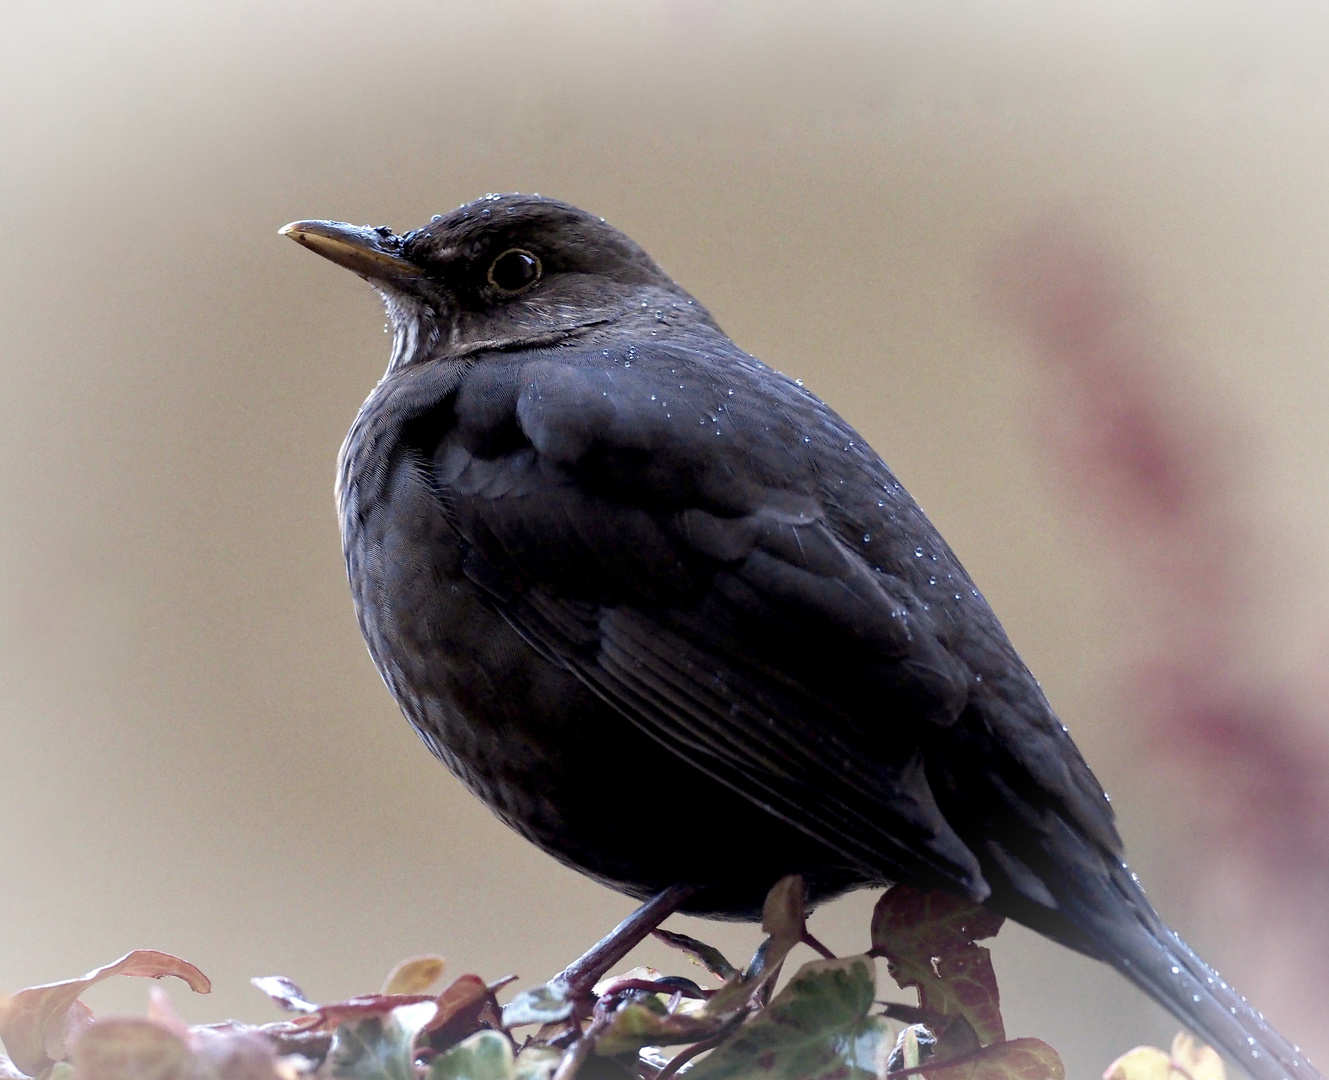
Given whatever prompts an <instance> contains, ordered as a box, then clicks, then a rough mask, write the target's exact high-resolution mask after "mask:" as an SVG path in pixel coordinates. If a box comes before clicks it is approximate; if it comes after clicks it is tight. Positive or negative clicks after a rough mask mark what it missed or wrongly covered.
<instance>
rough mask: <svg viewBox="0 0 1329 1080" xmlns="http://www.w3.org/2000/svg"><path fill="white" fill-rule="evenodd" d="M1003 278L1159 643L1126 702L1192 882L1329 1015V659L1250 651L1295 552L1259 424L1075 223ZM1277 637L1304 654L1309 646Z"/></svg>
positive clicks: (1051, 434) (1062, 461)
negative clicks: (1218, 396)
mask: <svg viewBox="0 0 1329 1080" xmlns="http://www.w3.org/2000/svg"><path fill="white" fill-rule="evenodd" d="M996 286H997V289H996V292H997V296H998V299H999V302H1000V305H1001V307H1002V309H1003V310H1004V311H1005V312H1006V313H1007V314H1008V315H1009V316H1010V317H1011V318H1012V319H1013V320H1014V322H1015V323H1016V325H1017V326H1018V327H1019V328H1020V330H1021V331H1022V332H1023V333H1024V334H1025V335H1026V336H1027V337H1028V339H1029V340H1030V341H1031V343H1032V345H1033V348H1034V351H1035V352H1036V354H1037V356H1038V357H1039V358H1040V360H1041V361H1042V362H1043V364H1044V365H1045V367H1044V369H1043V375H1044V377H1045V379H1046V381H1047V382H1048V383H1050V384H1051V385H1052V386H1053V387H1054V391H1053V394H1052V400H1053V402H1054V405H1053V407H1052V408H1050V409H1049V410H1048V414H1049V415H1048V418H1047V419H1048V423H1047V424H1046V426H1045V430H1046V432H1047V440H1046V444H1047V449H1048V451H1050V459H1051V460H1052V461H1053V462H1055V463H1056V468H1057V475H1058V479H1059V480H1060V481H1061V482H1062V483H1063V484H1064V487H1065V491H1066V493H1067V496H1068V499H1069V501H1070V504H1071V506H1072V509H1073V510H1074V512H1075V513H1076V514H1077V515H1082V516H1083V517H1084V518H1086V519H1087V520H1089V521H1091V522H1092V524H1093V525H1094V528H1095V534H1096V535H1097V536H1098V537H1099V538H1100V540H1101V541H1102V542H1103V544H1104V546H1105V548H1106V550H1107V551H1108V552H1109V553H1110V557H1112V558H1113V559H1115V560H1117V561H1119V562H1120V564H1121V566H1122V569H1124V570H1125V571H1126V573H1127V575H1128V577H1129V580H1130V581H1131V583H1132V588H1131V592H1130V596H1129V597H1128V598H1127V599H1126V600H1125V602H1128V603H1132V604H1133V605H1135V606H1136V607H1138V609H1139V610H1138V614H1137V616H1136V618H1137V622H1136V625H1137V627H1138V628H1139V631H1140V638H1141V640H1142V641H1143V642H1147V643H1149V644H1150V645H1153V646H1154V647H1153V648H1151V649H1149V651H1148V654H1147V655H1144V656H1140V657H1137V658H1136V659H1134V660H1132V661H1131V664H1132V667H1133V670H1131V671H1130V672H1128V673H1127V678H1125V679H1123V680H1121V683H1120V685H1121V686H1122V688H1123V691H1124V692H1123V694H1122V700H1121V701H1120V702H1119V703H1118V707H1119V709H1120V714H1121V715H1120V723H1121V724H1122V725H1123V731H1124V733H1125V735H1126V737H1128V738H1133V739H1134V741H1135V742H1136V744H1137V745H1138V746H1140V747H1141V749H1142V751H1143V752H1144V754H1145V756H1146V757H1147V758H1148V760H1149V761H1150V763H1151V765H1152V766H1153V767H1154V768H1155V769H1156V770H1157V775H1159V776H1160V777H1162V778H1163V779H1165V780H1166V782H1167V784H1168V787H1169V792H1170V795H1171V797H1172V800H1171V804H1170V805H1169V807H1168V811H1169V812H1170V813H1172V814H1174V815H1177V816H1179V817H1184V818H1185V819H1186V820H1185V825H1186V831H1187V833H1188V834H1189V835H1191V836H1193V837H1195V839H1196V843H1194V844H1193V845H1192V848H1191V851H1190V855H1191V857H1192V859H1191V862H1189V863H1188V864H1187V865H1186V867H1185V873H1184V875H1182V874H1179V875H1178V878H1183V877H1184V880H1185V881H1186V882H1187V883H1189V885H1190V886H1191V888H1192V891H1193V900H1194V902H1195V904H1196V905H1197V907H1207V908H1209V909H1210V910H1211V911H1214V910H1216V909H1217V908H1219V907H1221V908H1223V916H1224V921H1225V922H1226V923H1228V924H1229V925H1238V926H1240V927H1241V931H1242V935H1243V936H1242V941H1241V946H1240V947H1239V948H1236V949H1233V950H1230V955H1234V956H1237V957H1238V958H1239V959H1238V962H1239V963H1240V964H1241V966H1242V967H1243V968H1245V969H1246V970H1245V971H1243V972H1240V973H1236V972H1234V973H1233V974H1234V977H1235V976H1236V975H1238V974H1240V975H1244V976H1246V978H1243V979H1240V980H1239V981H1240V982H1242V983H1243V985H1251V986H1252V989H1253V990H1254V988H1255V986H1257V985H1258V986H1259V990H1260V991H1261V992H1260V993H1259V994H1258V995H1257V996H1258V997H1259V998H1260V999H1261V1000H1263V1001H1266V1002H1268V1003H1269V1005H1270V1006H1271V1007H1275V1006H1276V1007H1278V1008H1279V1010H1280V1012H1281V1014H1282V1015H1284V1016H1287V1017H1289V1018H1291V1017H1293V1016H1297V1015H1300V1016H1304V1017H1306V1018H1307V1019H1310V1020H1312V1022H1313V1024H1314V1025H1315V1026H1318V1025H1319V1022H1320V1021H1322V1019H1323V1016H1324V1015H1325V1012H1326V1009H1327V1008H1329V916H1326V914H1325V909H1324V897H1325V896H1326V895H1329V716H1327V715H1326V710H1325V702H1326V701H1329V693H1327V691H1329V680H1327V678H1326V675H1325V673H1324V669H1323V668H1322V667H1319V668H1315V669H1311V668H1305V669H1302V670H1297V669H1296V668H1295V667H1294V668H1293V669H1292V673H1291V675H1289V674H1288V671H1286V670H1282V669H1281V668H1280V670H1278V671H1275V670H1273V669H1272V667H1271V666H1270V664H1269V663H1268V662H1267V661H1264V662H1262V661H1261V660H1260V659H1259V658H1260V656H1261V651H1260V650H1259V649H1257V648H1254V647H1253V640H1252V639H1253V636H1254V635H1256V634H1268V633H1269V632H1270V629H1269V626H1270V624H1269V622H1268V621H1267V620H1264V621H1262V616H1263V614H1264V613H1263V612H1262V611H1260V610H1257V607H1258V603H1257V601H1258V599H1259V597H1258V594H1257V592H1256V589H1255V584H1256V583H1257V582H1259V581H1260V578H1261V569H1262V567H1266V566H1271V565H1273V562H1272V561H1273V560H1278V559H1285V558H1290V557H1291V555H1290V554H1289V553H1288V552H1287V551H1286V550H1284V549H1285V548H1289V547H1291V545H1289V544H1286V543H1284V544H1282V545H1281V546H1280V543H1279V538H1278V537H1277V536H1268V535H1265V528H1266V527H1265V526H1264V524H1263V522H1262V521H1261V519H1260V517H1259V514H1258V511H1253V510H1252V509H1251V506H1252V505H1253V503H1252V500H1251V499H1250V498H1249V497H1248V496H1249V494H1250V486H1249V485H1250V483H1251V481H1252V480H1253V479H1254V477H1252V476H1250V475H1248V474H1247V473H1245V472H1244V471H1243V469H1244V468H1245V467H1248V464H1249V462H1250V455H1249V453H1247V452H1245V451H1247V450H1248V449H1249V435H1248V434H1247V432H1245V431H1244V430H1243V428H1242V425H1241V423H1240V422H1239V420H1238V419H1237V418H1236V417H1235V415H1233V413H1234V412H1235V410H1231V409H1224V408H1222V407H1221V406H1219V405H1218V404H1217V403H1216V402H1213V401H1211V400H1210V397H1209V395H1208V394H1207V392H1206V390H1205V388H1204V387H1201V386H1197V385H1195V382H1196V380H1195V378H1194V375H1193V374H1192V375H1191V377H1190V379H1189V380H1188V378H1187V376H1188V372H1190V371H1192V370H1193V369H1190V368H1188V365H1187V364H1186V363H1184V362H1183V358H1182V357H1181V356H1180V355H1179V353H1178V350H1177V348H1176V347H1175V345H1174V344H1173V342H1172V341H1171V340H1170V339H1169V335H1168V334H1167V333H1166V331H1165V328H1164V326H1163V323H1162V320H1161V318H1160V316H1159V314H1158V312H1157V311H1156V310H1155V308H1154V307H1153V305H1151V304H1150V303H1149V302H1148V301H1147V299H1146V297H1145V295H1144V291H1143V289H1142V288H1141V287H1140V286H1139V285H1138V284H1137V283H1136V281H1135V280H1134V277H1133V275H1132V274H1131V273H1130V272H1129V270H1128V269H1127V268H1126V267H1125V266H1124V265H1123V263H1122V262H1121V261H1120V260H1118V259H1116V258H1114V257H1113V256H1112V255H1111V254H1110V253H1109V252H1108V251H1107V250H1105V248H1104V247H1103V246H1102V245H1100V244H1098V243H1096V242H1095V241H1094V240H1093V239H1092V238H1090V237H1088V236H1087V235H1086V234H1085V233H1084V232H1083V231H1082V230H1081V229H1079V228H1078V227H1077V226H1076V225H1074V224H1073V223H1072V222H1071V221H1070V220H1068V219H1065V218H1062V219H1060V220H1049V221H1045V222H1043V223H1041V224H1039V225H1037V226H1034V227H1032V228H1030V229H1028V230H1027V231H1025V232H1024V233H1022V234H1021V235H1019V236H1017V237H1015V238H1014V239H1012V240H1011V241H1010V242H1009V243H1008V244H1007V245H1006V246H1005V248H1004V249H1003V250H1002V252H1001V253H1000V257H999V259H998V262H997V273H996ZM1326 622H1327V623H1329V617H1327V618H1326ZM1274 625H1275V629H1277V624H1274ZM1326 629H1327V630H1329V626H1327V628H1326ZM1277 644H1278V646H1279V648H1280V649H1283V651H1284V652H1285V653H1286V654H1287V655H1295V654H1296V652H1297V651H1298V649H1301V648H1302V647H1303V646H1304V645H1305V644H1306V643H1304V642H1286V643H1284V642H1278V643H1277ZM1317 644H1319V645H1320V647H1319V648H1318V649H1313V650H1304V649H1303V650H1302V651H1306V652H1307V653H1308V654H1310V655H1318V656H1321V657H1323V656H1324V655H1325V652H1326V649H1325V648H1324V646H1325V645H1326V644H1329V633H1327V634H1326V639H1325V641H1324V642H1321V643H1317ZM1284 646H1286V647H1285V648H1284ZM1289 1026H1293V1025H1292V1024H1291V1023H1289ZM1306 1030H1314V1027H1311V1028H1307V1029H1306Z"/></svg>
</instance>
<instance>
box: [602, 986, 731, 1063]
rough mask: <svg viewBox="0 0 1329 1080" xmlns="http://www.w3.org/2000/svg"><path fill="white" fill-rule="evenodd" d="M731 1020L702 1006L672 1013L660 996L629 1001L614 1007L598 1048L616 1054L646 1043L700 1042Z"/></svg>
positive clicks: (606, 1055)
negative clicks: (665, 1007)
mask: <svg viewBox="0 0 1329 1080" xmlns="http://www.w3.org/2000/svg"><path fill="white" fill-rule="evenodd" d="M653 1006H656V1007H653ZM729 1022H730V1020H729V1018H728V1017H720V1016H714V1015H712V1014H709V1013H707V1012H704V1011H703V1010H700V1009H698V1010H696V1011H694V1012H691V1013H686V1012H675V1013H672V1014H670V1013H667V1012H665V1011H664V1008H663V1007H661V1006H659V1001H658V999H654V1000H652V1001H649V1002H644V1001H628V1002H625V1003H624V1004H623V1005H620V1006H619V1008H618V1009H617V1011H615V1013H614V1015H613V1019H611V1020H610V1022H609V1026H608V1027H606V1028H605V1029H604V1031H603V1032H602V1033H601V1035H600V1037H599V1040H598V1041H597V1042H596V1044H595V1052H596V1053H597V1054H600V1055H601V1056H604V1057H613V1056H614V1055H615V1054H626V1053H629V1052H631V1051H634V1050H637V1049H640V1048H641V1047H643V1046H668V1045H670V1044H673V1043H694V1042H700V1041H701V1040H702V1039H709V1038H710V1037H711V1036H712V1035H715V1034H718V1033H719V1032H720V1031H722V1030H723V1029H724V1027H725V1026H726V1024H727V1023H729Z"/></svg>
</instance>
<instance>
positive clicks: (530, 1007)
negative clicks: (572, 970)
mask: <svg viewBox="0 0 1329 1080" xmlns="http://www.w3.org/2000/svg"><path fill="white" fill-rule="evenodd" d="M576 1004H577V1003H576V1002H575V1001H574V1000H573V999H572V998H571V997H570V996H569V994H568V986H567V984H566V983H563V982H559V981H558V980H557V979H556V980H554V981H553V982H547V983H545V984H544V985H543V986H537V987H534V988H533V989H530V990H523V991H522V992H521V993H520V994H518V995H517V996H516V997H514V998H513V999H512V1000H511V1001H509V1002H508V1003H507V1004H506V1005H504V1006H503V1026H504V1027H510V1028H512V1027H521V1026H522V1025H523V1024H556V1023H558V1022H559V1021H560V1020H566V1019H567V1018H568V1017H569V1016H571V1015H572V1013H573V1010H574V1009H575V1008H576Z"/></svg>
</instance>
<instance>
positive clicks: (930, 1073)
mask: <svg viewBox="0 0 1329 1080" xmlns="http://www.w3.org/2000/svg"><path fill="white" fill-rule="evenodd" d="M915 1072H921V1073H922V1074H923V1075H924V1077H925V1078H926V1080H1066V1066H1064V1065H1063V1064H1062V1063H1061V1058H1060V1057H1059V1056H1058V1055H1057V1052H1056V1051H1055V1050H1053V1049H1052V1047H1050V1046H1049V1045H1048V1044H1047V1043H1045V1042H1043V1041H1042V1040H1041V1039H1012V1040H1011V1041H1010V1042H999V1043H993V1044H992V1045H991V1046H985V1047H983V1049H982V1050H977V1051H975V1052H974V1053H972V1054H965V1055H964V1056H962V1057H957V1058H951V1059H950V1060H948V1061H943V1062H938V1063H930V1064H927V1065H923V1066H920V1067H919V1068H918V1069H917V1070H915V1069H910V1070H908V1071H904V1070H901V1071H900V1072H893V1073H887V1074H886V1075H887V1078H888V1080H894V1078H895V1077H904V1076H907V1075H909V1074H911V1073H915Z"/></svg>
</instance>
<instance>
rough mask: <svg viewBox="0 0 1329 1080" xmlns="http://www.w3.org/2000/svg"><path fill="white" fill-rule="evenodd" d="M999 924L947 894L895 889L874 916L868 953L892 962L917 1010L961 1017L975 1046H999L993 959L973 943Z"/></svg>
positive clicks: (981, 910)
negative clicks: (914, 993)
mask: <svg viewBox="0 0 1329 1080" xmlns="http://www.w3.org/2000/svg"><path fill="white" fill-rule="evenodd" d="M1003 921H1004V920H1003V919H1002V917H1001V916H1000V915H994V914H993V913H992V912H990V911H988V910H986V909H985V908H981V907H979V906H978V905H976V904H972V903H970V902H969V901H968V900H964V899H961V898H960V897H958V896H953V895H951V894H950V893H944V892H920V891H919V890H918V889H911V888H909V887H907V886H903V885H896V886H894V887H893V888H891V889H890V890H888V891H887V892H886V894H885V895H884V896H882V898H881V899H880V900H879V901H878V902H877V906H876V909H875V910H874V911H873V913H872V951H873V953H874V954H876V955H878V956H884V957H886V959H887V960H888V961H889V962H890V970H891V975H892V976H893V977H894V978H895V981H896V982H897V983H898V984H899V985H900V987H901V988H902V989H909V988H914V989H917V990H918V1003H919V1006H920V1007H921V1008H923V1009H924V1010H926V1011H927V1012H931V1013H942V1014H944V1015H947V1016H962V1017H964V1018H965V1020H967V1021H968V1022H969V1026H970V1027H971V1028H972V1029H973V1031H974V1034H975V1035H977V1036H978V1039H979V1042H981V1043H983V1044H984V1045H987V1044H989V1043H1000V1042H1002V1041H1003V1040H1004V1039H1005V1038H1006V1029H1005V1026H1004V1025H1003V1024H1002V1020H1001V998H1000V995H999V994H998V992H997V977H996V975H995V974H994V973H993V971H992V957H991V954H990V953H989V952H988V950H987V949H985V948H984V947H983V946H981V945H976V944H974V943H975V942H976V941H979V940H981V939H983V938H989V937H992V936H993V935H994V934H996V932H997V931H998V930H1000V929H1001V924H1002V922H1003ZM938 1050H939V1052H943V1053H944V1052H945V1048H944V1047H940V1046H939V1048H938Z"/></svg>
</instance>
